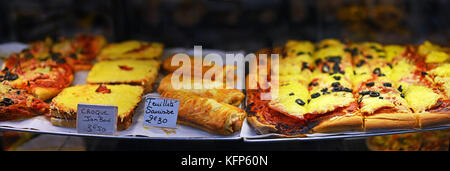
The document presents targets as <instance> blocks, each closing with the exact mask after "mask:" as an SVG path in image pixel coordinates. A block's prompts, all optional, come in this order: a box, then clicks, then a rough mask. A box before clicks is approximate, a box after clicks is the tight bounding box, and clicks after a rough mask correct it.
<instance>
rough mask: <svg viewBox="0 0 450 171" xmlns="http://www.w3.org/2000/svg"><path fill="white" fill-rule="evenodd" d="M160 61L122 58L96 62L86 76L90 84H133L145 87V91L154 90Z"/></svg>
mask: <svg viewBox="0 0 450 171" xmlns="http://www.w3.org/2000/svg"><path fill="white" fill-rule="evenodd" d="M159 66H160V62H159V61H156V60H132V59H122V60H114V61H101V62H98V63H96V64H95V65H94V66H93V67H92V69H91V71H89V74H88V76H87V78H86V82H87V83H89V84H131V85H141V86H143V87H144V93H148V92H152V91H153V83H154V82H155V80H156V77H157V76H158V71H159Z"/></svg>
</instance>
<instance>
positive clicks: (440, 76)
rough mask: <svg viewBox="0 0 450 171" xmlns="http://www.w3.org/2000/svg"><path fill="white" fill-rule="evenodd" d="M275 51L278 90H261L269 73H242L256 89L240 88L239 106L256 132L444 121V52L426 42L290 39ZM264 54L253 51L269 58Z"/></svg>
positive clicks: (448, 110)
mask: <svg viewBox="0 0 450 171" xmlns="http://www.w3.org/2000/svg"><path fill="white" fill-rule="evenodd" d="M280 48H281V49H282V50H281V51H282V53H278V54H279V55H281V58H280V60H279V68H278V69H279V70H280V71H279V77H278V80H276V81H278V83H279V84H278V85H279V86H278V87H273V88H268V89H263V88H262V87H267V86H263V85H268V84H270V82H271V81H272V80H271V78H270V75H267V76H264V77H267V78H264V79H262V78H260V77H261V75H258V76H253V75H248V76H247V82H248V81H256V82H257V85H258V86H257V87H256V88H251V89H250V88H249V87H247V104H248V121H249V123H250V124H251V125H252V126H253V127H254V128H255V130H256V131H257V133H259V134H267V133H280V134H284V135H301V134H306V133H323V132H342V131H372V130H383V129H384V130H391V129H421V128H425V127H433V126H439V125H445V124H450V103H449V98H448V97H449V96H448V92H449V85H448V80H450V79H449V78H450V70H449V67H448V62H449V60H448V59H449V58H448V54H449V52H450V51H448V49H445V48H443V47H440V46H439V45H434V44H431V43H430V42H428V41H426V42H424V43H423V44H420V45H418V46H414V45H383V44H380V43H377V42H361V43H353V42H348V43H342V42H341V41H339V40H336V39H325V40H322V41H320V42H318V43H316V44H313V43H312V42H307V41H294V40H291V41H288V42H287V43H286V44H285V45H284V46H282V47H276V48H273V49H280ZM268 49H269V50H267V49H265V50H264V51H259V52H258V53H257V54H264V53H265V54H266V55H268V56H270V53H272V52H273V50H271V48H268ZM292 61H298V62H295V63H294V62H292ZM311 61H312V62H311ZM259 62H261V61H259ZM262 62H264V61H262ZM266 63H269V62H266ZM271 67H272V68H273V67H274V66H271ZM250 78H257V79H256V80H249V79H250ZM265 81H267V82H265ZM274 91H277V92H278V93H277V94H278V95H277V96H272V99H270V100H262V99H261V98H260V96H261V94H262V93H270V92H274Z"/></svg>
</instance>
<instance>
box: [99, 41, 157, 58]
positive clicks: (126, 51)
mask: <svg viewBox="0 0 450 171" xmlns="http://www.w3.org/2000/svg"><path fill="white" fill-rule="evenodd" d="M163 49H164V45H163V44H161V43H156V42H145V41H137V40H129V41H125V42H120V43H111V44H108V45H106V47H105V48H103V49H102V51H101V52H100V54H99V55H98V57H97V59H98V60H116V59H160V58H161V56H162V54H163Z"/></svg>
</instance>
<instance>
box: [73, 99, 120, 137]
mask: <svg viewBox="0 0 450 171" xmlns="http://www.w3.org/2000/svg"><path fill="white" fill-rule="evenodd" d="M117 110H118V108H117V106H109V105H94V104H78V109H77V132H78V133H84V134H99V135H115V134H116V130H117Z"/></svg>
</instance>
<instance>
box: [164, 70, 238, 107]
mask: <svg viewBox="0 0 450 171" xmlns="http://www.w3.org/2000/svg"><path fill="white" fill-rule="evenodd" d="M172 76H173V74H169V75H167V76H165V77H164V78H163V79H162V80H161V82H160V84H159V87H158V92H159V93H163V92H174V91H177V92H182V93H185V94H189V95H196V96H200V97H205V98H211V99H214V100H216V101H218V102H220V103H226V104H230V105H233V106H239V105H240V104H241V102H242V100H244V98H245V95H244V93H242V91H241V90H239V89H226V88H224V86H223V83H221V82H217V81H212V82H202V83H203V84H202V86H210V87H211V88H195V87H194V84H195V82H194V81H193V79H191V80H189V81H185V82H183V80H180V81H181V83H175V82H172ZM181 78H182V77H181ZM174 85H177V86H179V87H175V86H174ZM185 87H189V88H185ZM214 87H218V88H214Z"/></svg>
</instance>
